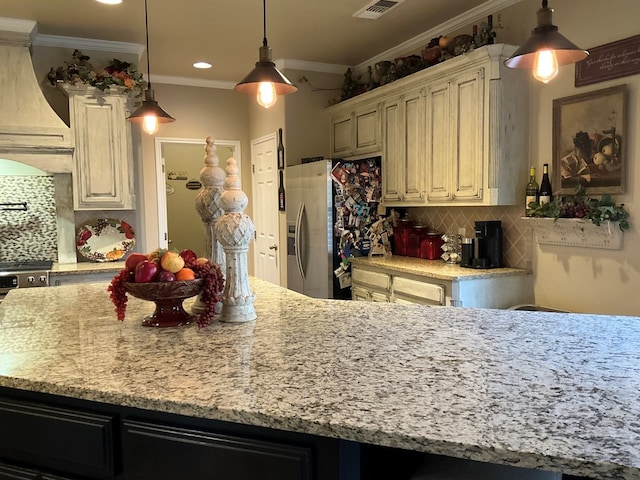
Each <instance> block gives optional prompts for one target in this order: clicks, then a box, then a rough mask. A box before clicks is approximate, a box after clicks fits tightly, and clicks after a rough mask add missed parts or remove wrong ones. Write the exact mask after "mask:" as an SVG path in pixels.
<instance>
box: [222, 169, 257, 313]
mask: <svg viewBox="0 0 640 480" xmlns="http://www.w3.org/2000/svg"><path fill="white" fill-rule="evenodd" d="M226 171H227V178H226V180H225V181H224V192H223V193H222V195H221V196H220V205H221V206H222V208H223V209H224V212H225V213H224V215H222V217H220V219H219V220H218V223H217V224H216V236H217V238H218V241H219V242H220V243H221V244H222V248H223V249H224V253H225V255H226V273H225V282H224V292H223V293H222V305H223V308H222V312H221V314H220V320H221V321H223V322H248V321H250V320H255V319H256V316H257V315H256V310H255V308H254V306H253V301H254V300H255V298H256V296H255V293H253V291H252V290H251V286H250V285H249V272H248V269H247V251H248V250H249V244H250V243H251V241H252V240H253V234H254V231H255V229H254V226H253V222H252V221H251V218H249V216H248V215H247V214H245V213H243V212H244V209H245V208H246V206H247V204H248V203H249V200H248V199H247V196H246V195H245V193H244V192H243V191H242V190H240V179H239V178H238V167H237V166H236V160H235V159H234V158H229V159H228V160H227V168H226Z"/></svg>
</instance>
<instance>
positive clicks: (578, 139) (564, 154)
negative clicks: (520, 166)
mask: <svg viewBox="0 0 640 480" xmlns="http://www.w3.org/2000/svg"><path fill="white" fill-rule="evenodd" d="M626 107H627V86H626V85H619V86H616V87H611V88H605V89H602V90H596V91H593V92H589V93H583V94H580V95H573V96H570V97H564V98H558V99H556V100H554V101H553V177H554V185H555V188H554V190H555V191H556V192H557V193H560V194H572V193H575V190H576V187H577V186H578V185H582V186H583V187H584V188H585V189H586V191H587V193H588V194H604V193H609V194H619V193H624V191H625V172H626V171H627V167H626V163H627V162H628V161H629V156H628V155H627V154H626V151H625V146H624V140H625V138H626V131H625V130H626Z"/></svg>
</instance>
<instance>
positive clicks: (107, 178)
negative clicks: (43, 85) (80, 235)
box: [61, 85, 135, 210]
mask: <svg viewBox="0 0 640 480" xmlns="http://www.w3.org/2000/svg"><path fill="white" fill-rule="evenodd" d="M61 89H62V90H63V92H65V93H66V95H67V96H68V97H69V117H70V123H71V125H70V126H71V130H72V132H73V138H74V143H75V151H74V154H73V156H74V170H73V198H74V208H75V209H76V210H101V209H109V210H130V209H133V208H134V205H135V198H134V195H133V173H132V161H131V158H132V156H133V153H132V147H131V130H130V124H129V123H128V122H127V121H126V118H127V115H128V111H127V101H128V96H127V95H126V94H124V93H115V92H110V91H109V90H107V91H106V92H101V91H100V90H98V89H97V88H93V87H87V86H70V85H67V86H61Z"/></svg>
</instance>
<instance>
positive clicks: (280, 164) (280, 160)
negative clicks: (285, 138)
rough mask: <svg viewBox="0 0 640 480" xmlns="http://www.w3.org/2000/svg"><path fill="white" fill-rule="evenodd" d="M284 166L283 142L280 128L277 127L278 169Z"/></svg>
mask: <svg viewBox="0 0 640 480" xmlns="http://www.w3.org/2000/svg"><path fill="white" fill-rule="evenodd" d="M283 168H284V144H283V143H282V129H281V128H279V129H278V170H282V169H283Z"/></svg>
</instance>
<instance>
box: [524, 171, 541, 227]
mask: <svg viewBox="0 0 640 480" xmlns="http://www.w3.org/2000/svg"><path fill="white" fill-rule="evenodd" d="M531 203H538V182H536V167H531V169H530V170H529V183H527V190H526V197H525V214H526V216H527V217H530V216H531V215H532V213H531V207H530V204H531Z"/></svg>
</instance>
